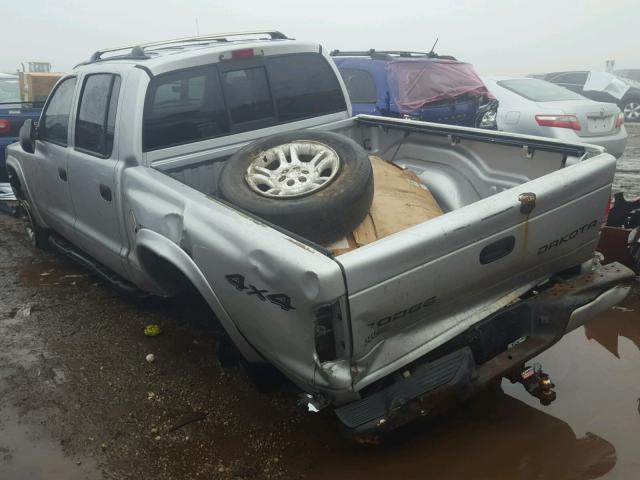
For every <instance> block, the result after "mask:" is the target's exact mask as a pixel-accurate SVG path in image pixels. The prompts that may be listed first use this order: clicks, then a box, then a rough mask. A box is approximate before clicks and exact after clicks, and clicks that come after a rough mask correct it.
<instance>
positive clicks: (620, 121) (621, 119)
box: [616, 112, 624, 128]
mask: <svg viewBox="0 0 640 480" xmlns="http://www.w3.org/2000/svg"><path fill="white" fill-rule="evenodd" d="M622 125H624V113H622V112H620V113H619V114H618V116H617V117H616V128H620V127H621V126H622Z"/></svg>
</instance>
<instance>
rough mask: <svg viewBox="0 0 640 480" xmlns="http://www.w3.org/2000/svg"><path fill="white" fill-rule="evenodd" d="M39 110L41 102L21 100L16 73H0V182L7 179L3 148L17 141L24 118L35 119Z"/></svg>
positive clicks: (40, 109) (38, 114)
mask: <svg viewBox="0 0 640 480" xmlns="http://www.w3.org/2000/svg"><path fill="white" fill-rule="evenodd" d="M41 111H42V102H40V103H35V102H31V103H27V102H23V101H22V99H21V97H20V87H19V84H18V76H17V75H12V74H7V73H0V184H2V183H4V182H7V180H8V179H7V172H6V170H5V168H4V163H5V158H4V157H5V153H4V151H5V148H6V147H7V145H9V144H11V143H13V142H16V141H18V132H19V131H20V127H22V124H23V123H24V122H25V120H27V119H32V120H33V121H37V120H38V118H39V117H40V112H41ZM1 188H2V185H0V189H1ZM0 199H2V197H1V196H0Z"/></svg>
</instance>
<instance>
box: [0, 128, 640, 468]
mask: <svg viewBox="0 0 640 480" xmlns="http://www.w3.org/2000/svg"><path fill="white" fill-rule="evenodd" d="M633 132H635V134H636V136H635V137H633V138H632V140H631V142H630V146H629V149H628V154H627V156H625V158H623V159H622V161H621V162H620V167H621V168H620V174H619V176H618V178H617V181H616V188H617V189H626V190H633V189H635V190H636V193H638V191H637V190H638V186H639V185H640V177H639V176H638V170H640V166H639V164H638V162H640V160H639V157H640V152H639V151H638V150H640V128H638V129H635V130H633ZM150 323H156V324H159V325H160V327H161V328H162V334H161V335H160V336H158V337H154V338H148V337H145V336H144V335H143V329H144V327H145V325H147V324H150ZM221 336H222V332H221V330H220V328H219V327H218V326H217V325H216V323H215V321H214V320H213V319H212V318H211V316H210V315H209V314H208V312H207V311H206V309H204V308H202V306H201V305H200V304H199V303H198V302H197V301H195V300H189V301H182V302H175V301H164V300H159V299H148V300H131V299H127V298H125V297H123V296H121V295H119V294H117V293H115V292H114V291H113V290H112V289H111V288H109V287H108V286H105V285H103V284H101V283H100V282H98V281H97V280H96V279H95V278H94V277H93V276H91V275H88V274H87V273H86V272H85V271H84V270H83V269H82V268H80V267H77V266H76V265H74V264H72V263H70V262H69V261H67V260H65V259H63V258H61V257H60V256H59V255H57V254H53V253H43V252H40V251H34V250H32V249H31V248H30V247H29V246H28V245H27V243H26V241H25V237H24V235H23V232H22V230H21V225H20V223H19V221H17V220H16V219H14V218H12V217H9V216H6V215H2V214H0V479H2V480H5V479H6V480H21V479H25V480H40V479H43V480H44V479H47V480H50V479H54V480H57V479H64V480H75V479H129V478H135V479H154V480H156V479H158V480H163V479H171V480H173V479H176V480H182V479H195V478H206V479H213V478H222V479H226V478H232V479H241V478H242V479H263V478H275V479H289V478H308V479H323V478H331V479H343V478H344V479H359V478H362V479H365V478H367V479H370V478H403V479H414V478H415V479H422V478H437V479H458V478H473V479H498V478H505V479H507V478H508V479H513V478H518V479H554V480H555V479H592V478H601V477H604V478H613V479H636V478H640V442H639V441H638V438H640V410H639V408H640V406H639V402H640V285H637V286H636V287H635V288H634V291H633V294H632V295H631V296H630V298H628V299H627V301H626V302H625V303H624V304H623V305H622V306H621V308H616V309H614V310H611V311H608V312H606V313H604V314H603V315H601V316H600V317H599V318H598V319H596V320H594V321H593V322H591V323H590V324H589V325H587V327H586V328H580V329H578V330H576V331H574V332H572V333H571V334H570V335H568V336H566V337H565V338H564V339H563V340H562V341H561V342H560V343H558V344H557V345H555V346H554V347H552V348H551V349H550V350H548V351H547V352H545V353H544V354H543V355H541V356H540V357H539V358H538V359H536V361H539V362H541V363H542V365H543V367H544V369H545V370H546V371H547V372H548V373H550V374H551V376H552V378H553V380H554V381H555V383H556V385H557V388H556V390H557V393H558V400H557V401H556V402H555V403H554V404H552V405H551V406H549V407H543V406H541V405H540V404H539V403H538V401H537V400H535V399H533V398H532V397H529V396H528V395H527V394H526V393H525V392H524V391H523V389H522V387H520V386H518V385H511V384H509V383H508V382H503V384H502V390H501V391H498V392H495V391H494V392H489V393H486V394H484V395H482V396H480V397H478V398H476V399H475V400H473V401H470V402H468V403H466V404H465V405H463V406H461V407H460V408H457V409H455V410H454V411H452V412H451V413H449V414H448V415H446V416H445V417H443V418H441V419H439V420H438V421H436V422H434V423H432V424H429V425H421V426H418V427H416V428H415V429H413V430H412V431H411V432H406V434H405V435H403V436H402V437H401V438H396V439H393V440H392V441H390V442H388V443H387V444H385V445H383V446H382V447H373V448H372V447H369V448H364V447H358V446H355V445H352V444H350V443H348V442H347V441H345V440H343V439H342V437H341V436H340V432H339V430H338V427H337V424H336V421H335V419H334V418H333V415H332V414H331V413H330V412H326V413H325V412H322V413H320V414H315V415H313V414H308V413H305V412H304V411H303V410H302V409H300V408H299V407H297V406H296V390H295V389H294V388H293V387H292V386H291V385H289V384H288V383H286V382H285V381H278V379H275V378H274V379H272V383H273V386H272V388H270V389H264V388H262V389H259V388H258V387H257V386H256V384H255V382H253V381H252V380H251V379H250V378H249V377H248V376H247V374H246V373H245V371H244V370H243V369H242V368H222V367H221V366H220V365H219V363H218V360H217V351H218V347H219V341H220V338H221ZM149 353H153V354H154V355H155V361H154V362H153V363H148V362H147V361H145V356H146V355H147V354H149Z"/></svg>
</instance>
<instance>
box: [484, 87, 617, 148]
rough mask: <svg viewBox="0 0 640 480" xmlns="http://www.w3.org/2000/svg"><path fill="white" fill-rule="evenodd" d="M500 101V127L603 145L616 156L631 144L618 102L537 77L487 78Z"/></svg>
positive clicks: (498, 121)
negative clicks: (606, 101) (597, 100)
mask: <svg viewBox="0 0 640 480" xmlns="http://www.w3.org/2000/svg"><path fill="white" fill-rule="evenodd" d="M483 80H484V82H485V84H486V85H487V87H488V88H489V90H490V91H491V93H493V95H494V96H495V97H496V98H497V99H498V100H499V101H500V106H499V107H498V117H497V124H498V130H502V131H504V132H514V133H526V134H529V135H538V136H542V137H551V138H557V139H560V140H564V141H568V142H579V143H591V144H595V145H601V146H603V147H604V148H606V149H607V151H608V152H609V153H611V154H612V155H613V156H615V157H616V158H619V157H621V156H622V153H623V152H624V148H625V146H626V144H627V131H626V130H625V128H624V115H623V114H622V112H621V111H620V109H619V108H618V106H617V105H615V104H613V103H603V102H596V101H593V100H589V99H588V98H585V97H583V96H582V95H579V94H577V93H575V92H572V91H570V90H567V89H566V88H563V87H560V86H558V85H554V84H553V83H550V82H546V81H544V80H540V79H537V78H528V77H484V78H483Z"/></svg>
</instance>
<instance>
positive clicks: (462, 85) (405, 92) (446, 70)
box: [386, 60, 493, 113]
mask: <svg viewBox="0 0 640 480" xmlns="http://www.w3.org/2000/svg"><path fill="white" fill-rule="evenodd" d="M386 68H387V72H388V74H389V83H390V85H391V94H392V95H393V97H394V98H393V99H394V101H395V103H396V105H397V106H398V109H399V110H400V112H401V113H409V112H413V111H415V110H417V109H419V108H420V107H422V106H423V105H424V104H425V103H432V102H438V101H440V100H446V99H451V98H455V97H459V96H460V95H464V94H467V93H470V94H473V95H477V96H483V95H484V96H486V97H489V98H493V95H491V94H490V93H489V90H488V89H487V87H486V86H485V84H484V83H482V80H480V77H478V74H477V73H476V72H475V70H474V69H473V66H472V65H470V64H468V63H462V62H456V61H448V60H440V61H437V62H425V61H413V60H401V61H397V62H392V63H389V64H387V66H386Z"/></svg>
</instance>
